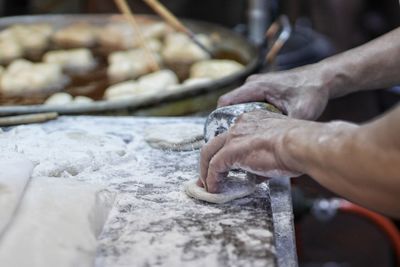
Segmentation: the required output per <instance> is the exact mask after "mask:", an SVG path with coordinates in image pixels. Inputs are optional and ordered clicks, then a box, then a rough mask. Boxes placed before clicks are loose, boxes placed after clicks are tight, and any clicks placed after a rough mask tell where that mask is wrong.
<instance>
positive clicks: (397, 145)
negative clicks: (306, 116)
mask: <svg viewBox="0 0 400 267" xmlns="http://www.w3.org/2000/svg"><path fill="white" fill-rule="evenodd" d="M399 118H400V107H398V108H397V109H395V110H394V111H392V112H391V113H389V114H388V115H386V116H384V117H382V118H380V119H378V120H376V121H374V122H371V123H368V124H365V125H362V126H357V125H353V124H348V123H343V122H331V123H314V122H311V124H312V125H311V124H310V126H309V127H302V128H297V129H294V130H293V131H290V132H289V134H288V137H287V138H286V141H285V143H286V145H285V146H286V147H284V150H285V151H286V152H287V153H288V154H289V155H287V157H286V158H289V159H290V160H288V161H287V164H289V165H292V166H294V167H295V169H296V170H299V171H301V172H303V173H307V174H309V175H310V176H311V177H313V178H314V179H315V180H317V181H318V182H319V183H320V184H322V185H323V186H325V187H327V188H329V189H331V190H332V191H334V192H336V193H338V194H340V195H342V196H344V197H346V198H348V199H350V200H352V201H354V202H357V203H360V204H362V205H364V206H367V207H369V208H372V209H375V210H378V211H381V212H384V213H386V214H389V215H392V216H395V217H400V204H398V203H399V198H400V197H399V196H400V167H399V166H400V138H399V133H400V119H399Z"/></svg>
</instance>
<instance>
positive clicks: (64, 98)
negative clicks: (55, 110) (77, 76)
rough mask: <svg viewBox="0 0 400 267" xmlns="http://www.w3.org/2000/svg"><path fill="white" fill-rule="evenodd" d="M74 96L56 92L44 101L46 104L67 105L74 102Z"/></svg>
mask: <svg viewBox="0 0 400 267" xmlns="http://www.w3.org/2000/svg"><path fill="white" fill-rule="evenodd" d="M72 99H73V98H72V96H71V95H70V94H67V93H55V94H53V95H52V96H50V97H49V98H47V99H46V101H45V102H44V104H45V105H65V104H69V103H71V102H72Z"/></svg>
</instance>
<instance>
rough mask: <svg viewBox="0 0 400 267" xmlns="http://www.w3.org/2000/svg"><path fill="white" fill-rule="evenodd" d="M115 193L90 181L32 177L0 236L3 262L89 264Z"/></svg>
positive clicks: (37, 266)
mask: <svg viewBox="0 0 400 267" xmlns="http://www.w3.org/2000/svg"><path fill="white" fill-rule="evenodd" d="M114 197H115V195H114V194H113V193H111V192H109V191H107V190H104V189H103V187H101V186H98V185H94V184H85V183H83V182H77V181H71V180H66V179H54V178H44V177H39V178H35V179H33V180H32V181H31V183H30V184H29V188H28V189H27V191H26V193H25V195H24V198H23V200H22V202H21V206H20V208H19V210H18V213H17V215H16V217H15V218H14V220H13V223H12V224H11V226H10V227H9V228H8V230H7V232H6V233H5V234H4V236H3V238H2V239H1V240H0V262H1V265H2V266H7V267H52V266H57V267H72V266H74V267H86V266H93V262H94V258H95V251H96V246H97V236H98V235H99V234H100V232H101V230H102V228H103V225H104V223H105V221H106V219H107V216H108V213H109V211H110V209H111V207H112V204H113V203H114Z"/></svg>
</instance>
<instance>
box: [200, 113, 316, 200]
mask: <svg viewBox="0 0 400 267" xmlns="http://www.w3.org/2000/svg"><path fill="white" fill-rule="evenodd" d="M311 124H315V123H314V122H308V121H300V120H295V119H289V118H287V117H286V116H283V115H280V114H276V113H272V112H268V111H255V112H249V113H245V114H243V115H241V116H240V117H239V118H238V119H237V120H236V122H235V124H234V125H233V126H232V127H231V128H230V129H229V130H228V131H227V132H225V133H223V134H221V135H219V136H217V137H215V138H213V139H211V140H210V142H209V143H207V144H206V145H205V146H204V147H203V148H202V150H201V159H200V179H199V181H198V182H197V184H198V185H199V186H204V184H206V185H207V190H208V191H209V192H211V193H217V192H218V190H219V187H220V184H221V183H222V182H223V179H224V178H225V177H226V176H227V174H228V172H229V170H231V169H233V168H240V169H242V170H246V171H249V172H251V173H253V174H256V175H259V176H262V177H282V176H290V177H295V176H299V175H300V174H301V173H302V171H301V170H300V168H297V167H296V166H297V165H296V164H295V163H294V162H293V160H291V159H290V156H289V155H288V153H287V151H286V150H285V148H284V147H285V146H286V145H288V144H287V138H286V136H287V133H288V132H290V131H292V130H293V129H296V128H299V127H305V126H309V125H311ZM265 179H266V178H265Z"/></svg>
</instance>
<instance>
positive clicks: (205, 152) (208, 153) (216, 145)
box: [200, 133, 227, 189]
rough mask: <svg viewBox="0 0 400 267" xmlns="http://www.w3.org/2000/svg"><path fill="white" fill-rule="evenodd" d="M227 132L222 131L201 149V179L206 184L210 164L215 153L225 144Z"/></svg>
mask: <svg viewBox="0 0 400 267" xmlns="http://www.w3.org/2000/svg"><path fill="white" fill-rule="evenodd" d="M226 137H227V133H222V134H220V135H218V136H216V137H214V138H213V139H211V140H210V141H209V142H208V143H207V144H206V145H204V146H203V147H202V149H201V151H200V181H201V183H202V184H203V185H205V186H206V189H207V184H206V182H205V180H206V178H207V173H208V166H209V163H210V161H211V159H212V158H213V157H214V155H215V154H216V153H217V152H218V151H219V150H220V149H221V148H222V147H223V146H224V144H225V141H226Z"/></svg>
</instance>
